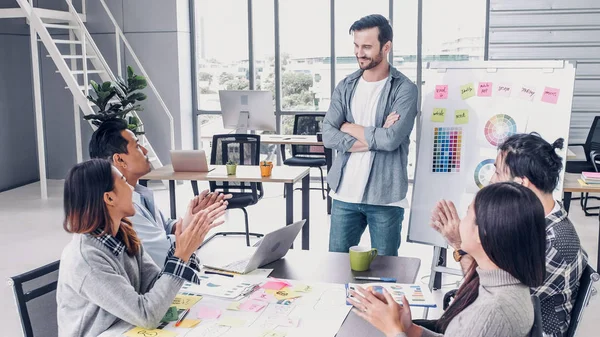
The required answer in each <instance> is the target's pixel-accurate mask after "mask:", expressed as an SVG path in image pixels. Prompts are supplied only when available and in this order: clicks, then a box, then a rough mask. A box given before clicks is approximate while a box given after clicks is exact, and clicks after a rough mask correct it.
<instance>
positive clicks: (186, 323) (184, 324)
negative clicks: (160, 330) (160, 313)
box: [178, 319, 202, 329]
mask: <svg viewBox="0 0 600 337" xmlns="http://www.w3.org/2000/svg"><path fill="white" fill-rule="evenodd" d="M200 322H202V321H201V320H199V319H184V320H183V321H181V323H179V326H178V328H185V329H189V328H193V327H195V326H196V325H198V324H200Z"/></svg>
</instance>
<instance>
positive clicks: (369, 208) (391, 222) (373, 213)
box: [329, 200, 404, 256]
mask: <svg viewBox="0 0 600 337" xmlns="http://www.w3.org/2000/svg"><path fill="white" fill-rule="evenodd" d="M402 220H404V208H401V207H395V206H375V205H367V204H352V203H347V202H343V201H339V200H333V205H332V206H331V231H330V233H329V251H330V252H340V253H347V252H348V251H349V249H350V247H352V246H356V245H358V243H359V242H360V237H361V235H362V234H363V233H364V231H365V229H366V228H367V224H368V225H369V233H370V234H371V247H372V248H377V252H378V254H379V255H387V256H398V249H399V248H400V232H401V231H402Z"/></svg>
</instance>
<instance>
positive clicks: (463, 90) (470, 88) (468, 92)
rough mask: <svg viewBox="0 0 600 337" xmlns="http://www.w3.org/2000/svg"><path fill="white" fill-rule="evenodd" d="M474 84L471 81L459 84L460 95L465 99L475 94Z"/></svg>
mask: <svg viewBox="0 0 600 337" xmlns="http://www.w3.org/2000/svg"><path fill="white" fill-rule="evenodd" d="M475 94H476V92H475V85H473V83H469V84H465V85H461V86H460V97H462V99H467V98H471V97H473V96H475Z"/></svg>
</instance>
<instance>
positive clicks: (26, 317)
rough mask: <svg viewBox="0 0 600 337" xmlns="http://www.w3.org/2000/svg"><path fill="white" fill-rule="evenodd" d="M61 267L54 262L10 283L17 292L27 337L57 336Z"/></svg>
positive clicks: (16, 295)
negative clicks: (59, 272)
mask: <svg viewBox="0 0 600 337" xmlns="http://www.w3.org/2000/svg"><path fill="white" fill-rule="evenodd" d="M59 264H60V261H55V262H52V263H50V264H47V265H45V266H43V267H40V268H37V269H34V270H31V271H28V272H25V273H23V274H21V275H17V276H13V277H11V278H10V279H9V280H8V285H9V286H12V287H13V290H14V294H15V300H16V302H17V310H18V312H19V317H20V318H21V326H22V328H23V335H24V336H25V337H33V336H43V337H55V336H58V325H57V322H56V286H57V284H58V266H59Z"/></svg>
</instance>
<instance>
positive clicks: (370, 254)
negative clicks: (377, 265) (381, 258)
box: [350, 246, 377, 271]
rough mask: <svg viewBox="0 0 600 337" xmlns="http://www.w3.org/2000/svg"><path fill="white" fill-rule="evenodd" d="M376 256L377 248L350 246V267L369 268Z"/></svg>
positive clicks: (356, 268)
mask: <svg viewBox="0 0 600 337" xmlns="http://www.w3.org/2000/svg"><path fill="white" fill-rule="evenodd" d="M375 256H377V249H375V248H372V249H371V248H368V247H361V246H352V247H350V268H352V270H354V271H365V270H368V269H369V267H370V266H371V262H372V261H373V259H374V258H375Z"/></svg>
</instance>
